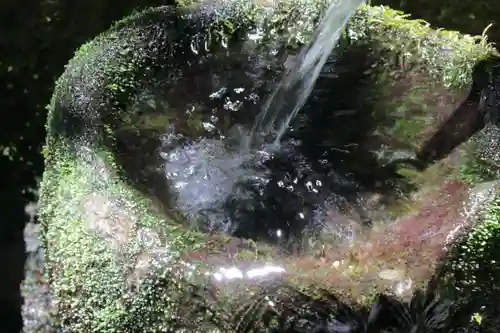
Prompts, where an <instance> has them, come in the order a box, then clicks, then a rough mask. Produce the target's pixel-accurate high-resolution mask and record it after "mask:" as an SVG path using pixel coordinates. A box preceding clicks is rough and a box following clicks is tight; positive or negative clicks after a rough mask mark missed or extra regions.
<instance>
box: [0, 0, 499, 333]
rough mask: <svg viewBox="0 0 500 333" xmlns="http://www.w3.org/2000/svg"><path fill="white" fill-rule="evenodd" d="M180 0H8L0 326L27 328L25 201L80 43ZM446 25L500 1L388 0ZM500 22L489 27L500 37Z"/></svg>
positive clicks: (2, 64) (1, 71) (3, 7)
mask: <svg viewBox="0 0 500 333" xmlns="http://www.w3.org/2000/svg"><path fill="white" fill-rule="evenodd" d="M171 2H173V0H120V1H118V0H25V1H22V2H20V1H14V0H4V1H2V3H1V4H0V111H1V112H2V117H3V119H2V121H1V122H0V172H1V174H2V180H1V182H0V184H1V185H0V199H1V200H0V205H1V210H0V212H1V213H0V260H2V261H1V265H2V269H1V272H2V273H1V274H0V331H1V332H5V333H9V332H19V330H20V328H21V325H22V318H21V315H20V307H21V298H20V293H19V283H20V282H21V281H22V279H23V267H24V260H25V258H24V257H25V255H24V252H25V245H24V242H23V228H24V225H25V223H26V221H27V219H28V217H27V215H26V213H25V206H26V205H27V204H28V203H30V202H32V201H34V200H36V195H35V194H34V193H33V192H32V191H31V190H32V189H36V187H37V179H39V178H40V177H41V175H42V171H43V158H42V156H41V153H40V152H41V147H42V145H43V142H44V140H45V128H44V123H45V116H46V110H45V106H46V105H47V104H48V102H49V100H50V96H51V93H52V89H53V85H54V81H55V79H56V78H57V77H58V76H59V75H60V74H61V73H62V71H63V70H64V65H65V64H66V63H67V62H68V60H69V59H70V58H71V57H72V55H73V53H74V51H75V49H76V48H77V47H79V46H80V45H81V44H83V43H84V42H86V41H87V40H89V39H91V38H92V37H93V36H95V35H96V34H98V33H99V32H101V31H103V30H105V29H106V28H108V27H109V25H110V24H111V23H112V22H113V21H114V20H117V19H119V18H121V17H123V16H125V15H126V14H129V13H130V12H131V11H132V10H133V9H135V8H141V7H144V6H147V5H163V4H169V3H171ZM372 3H374V4H387V5H392V6H394V7H396V8H402V9H403V10H407V11H408V12H411V13H412V14H414V16H415V17H419V18H424V19H426V20H428V21H430V22H431V23H433V24H434V25H439V26H440V27H443V28H452V29H458V30H461V31H462V32H466V33H473V34H478V33H481V32H482V30H483V28H484V27H485V26H486V25H487V24H488V23H490V22H495V21H496V20H498V17H500V3H499V2H498V1H487V0H482V1H477V0H476V1H463V2H461V3H460V4H458V5H457V3H456V1H453V0H446V1H439V2H437V1H432V0H408V1H404V0H399V1H398V0H382V1H374V2H372ZM499 32H500V29H499V26H498V25H496V26H494V27H492V29H490V30H489V35H490V36H491V38H492V40H493V41H495V40H497V41H498V40H500V33H499Z"/></svg>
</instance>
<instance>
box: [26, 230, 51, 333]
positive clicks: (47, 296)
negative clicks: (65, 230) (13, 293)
mask: <svg viewBox="0 0 500 333" xmlns="http://www.w3.org/2000/svg"><path fill="white" fill-rule="evenodd" d="M39 236H40V225H39V224H35V223H32V222H29V223H28V224H27V225H26V228H25V231H24V240H25V242H26V251H27V259H26V268H25V274H26V277H25V280H24V281H23V283H22V285H21V294H22V297H23V298H24V305H23V309H22V315H23V321H24V329H23V333H54V332H56V330H55V329H54V323H53V319H54V318H53V315H54V308H55V306H54V303H53V300H52V295H51V290H50V285H49V284H48V281H47V280H46V279H45V277H44V264H43V260H44V255H43V253H44V251H43V248H42V246H41V242H40V240H39Z"/></svg>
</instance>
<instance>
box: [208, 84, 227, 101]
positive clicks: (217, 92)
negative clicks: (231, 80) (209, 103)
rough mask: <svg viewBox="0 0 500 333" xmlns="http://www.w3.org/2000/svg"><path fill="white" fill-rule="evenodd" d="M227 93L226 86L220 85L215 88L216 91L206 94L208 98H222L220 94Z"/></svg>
mask: <svg viewBox="0 0 500 333" xmlns="http://www.w3.org/2000/svg"><path fill="white" fill-rule="evenodd" d="M226 93H227V88H226V87H222V88H220V89H219V90H217V91H216V92H213V93H212V94H210V96H208V97H209V98H210V99H220V98H222V96H224V95H225V94H226Z"/></svg>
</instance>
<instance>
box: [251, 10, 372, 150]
mask: <svg viewBox="0 0 500 333" xmlns="http://www.w3.org/2000/svg"><path fill="white" fill-rule="evenodd" d="M363 3H364V0H335V1H333V2H332V3H331V4H330V6H329V8H328V10H327V12H326V14H325V16H324V18H323V20H322V21H321V23H320V25H319V27H318V28H317V29H316V31H315V33H314V36H313V38H312V39H311V42H310V43H309V44H308V45H307V46H306V47H304V48H303V49H302V51H301V52H300V54H299V55H298V57H297V59H296V61H295V62H294V64H293V65H292V66H290V67H289V68H288V69H287V70H286V71H285V74H284V76H283V79H282V80H281V82H280V83H279V85H278V87H277V88H276V89H275V90H274V92H273V93H272V94H271V96H270V97H269V98H268V99H267V101H266V103H265V104H264V105H263V107H262V110H261V112H260V113H259V114H258V115H257V117H256V119H255V123H254V125H253V128H252V130H251V132H250V139H249V145H250V147H249V148H251V147H253V146H259V145H260V144H259V141H260V138H261V137H262V136H261V135H262V134H268V133H269V132H271V131H273V130H274V131H275V133H274V134H275V142H274V144H275V145H278V144H279V142H280V140H281V137H282V136H283V134H284V132H285V131H286V129H287V128H288V126H289V125H290V122H291V121H292V120H293V119H294V118H295V116H296V115H297V113H298V112H299V110H300V109H301V108H302V107H303V106H304V104H305V102H306V101H307V98H308V97H309V95H310V94H311V91H312V89H313V87H314V84H315V82H316V80H317V78H318V76H319V74H320V72H321V70H322V68H323V66H324V65H325V63H326V61H327V59H328V58H329V56H330V55H331V53H332V50H333V49H334V47H335V46H336V45H337V43H338V41H339V39H340V36H341V33H342V31H343V29H344V27H345V26H346V24H347V22H348V21H349V18H350V17H351V16H352V15H353V14H354V12H355V11H356V10H357V9H358V7H359V6H361V4H363Z"/></svg>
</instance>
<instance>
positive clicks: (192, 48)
mask: <svg viewBox="0 0 500 333" xmlns="http://www.w3.org/2000/svg"><path fill="white" fill-rule="evenodd" d="M190 47H191V52H193V53H194V54H198V53H199V52H198V50H197V46H196V41H195V39H193V40H192V41H191V44H190Z"/></svg>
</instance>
